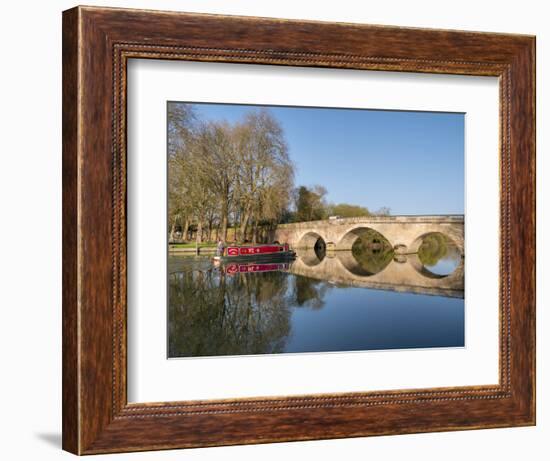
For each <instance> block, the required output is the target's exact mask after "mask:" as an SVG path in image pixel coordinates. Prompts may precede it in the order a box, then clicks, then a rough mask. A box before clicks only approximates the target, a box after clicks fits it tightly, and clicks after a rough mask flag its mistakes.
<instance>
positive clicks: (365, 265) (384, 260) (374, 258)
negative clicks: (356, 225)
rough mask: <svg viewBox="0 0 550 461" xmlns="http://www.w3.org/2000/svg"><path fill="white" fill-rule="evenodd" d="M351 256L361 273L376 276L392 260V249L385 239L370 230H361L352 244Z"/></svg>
mask: <svg viewBox="0 0 550 461" xmlns="http://www.w3.org/2000/svg"><path fill="white" fill-rule="evenodd" d="M351 251H352V254H353V257H354V258H355V260H356V261H357V262H358V263H359V267H360V268H361V271H363V272H366V273H369V274H373V275H374V274H377V273H378V272H380V271H382V270H383V269H384V268H385V267H386V266H387V265H388V264H389V263H390V261H391V260H392V259H393V254H394V253H393V248H392V246H391V244H390V243H389V242H388V241H387V240H386V238H385V237H384V236H383V235H382V234H380V233H378V232H376V231H375V230H372V229H362V231H361V234H360V236H359V238H358V239H357V240H356V241H355V242H354V243H353V246H352V250H351Z"/></svg>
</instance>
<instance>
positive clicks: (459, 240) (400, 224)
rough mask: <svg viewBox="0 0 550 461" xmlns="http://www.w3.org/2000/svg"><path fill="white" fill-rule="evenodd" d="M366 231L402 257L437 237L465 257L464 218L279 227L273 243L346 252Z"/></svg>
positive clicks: (357, 220)
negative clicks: (430, 237)
mask: <svg viewBox="0 0 550 461" xmlns="http://www.w3.org/2000/svg"><path fill="white" fill-rule="evenodd" d="M368 229H372V230H374V231H376V232H378V233H380V234H381V235H382V236H384V237H385V238H386V239H387V240H388V242H389V243H390V244H391V245H392V247H393V248H395V249H399V250H400V252H402V253H408V254H413V253H416V252H417V251H418V248H419V247H420V245H421V244H422V241H423V239H424V237H426V236H427V235H429V234H433V233H440V234H443V235H445V236H446V237H448V238H449V239H450V240H451V241H452V242H453V243H454V244H455V245H456V246H457V247H458V248H459V250H460V252H461V253H462V254H464V216H463V215H437V216H365V217H360V218H339V219H329V220H323V221H309V222H300V223H292V224H281V225H279V226H278V227H277V229H276V230H275V231H274V233H273V240H276V241H278V242H280V243H288V244H289V245H290V246H291V247H292V248H295V249H308V248H313V247H314V246H315V244H316V243H317V242H319V239H321V241H322V242H323V243H324V244H325V245H326V247H327V248H328V249H334V250H336V251H338V250H348V251H349V250H351V248H352V246H353V244H354V242H355V241H356V240H357V239H358V238H360V237H361V235H362V234H364V233H365V232H367V231H368Z"/></svg>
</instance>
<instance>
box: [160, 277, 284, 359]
mask: <svg viewBox="0 0 550 461" xmlns="http://www.w3.org/2000/svg"><path fill="white" fill-rule="evenodd" d="M287 282H288V281H287V277H286V275H285V274H283V273H280V272H273V273H269V274H265V273H264V274H246V275H245V274H238V275H236V276H234V277H229V276H226V275H224V274H222V273H220V272H218V271H213V270H208V271H187V272H179V273H176V274H172V275H171V277H170V287H169V289H170V306H169V356H171V357H190V356H215V355H245V354H269V353H277V352H282V351H283V350H284V346H285V342H286V339H287V337H288V335H289V333H290V309H289V306H288V300H287V299H286V297H285V294H286V291H287V284H288V283H287Z"/></svg>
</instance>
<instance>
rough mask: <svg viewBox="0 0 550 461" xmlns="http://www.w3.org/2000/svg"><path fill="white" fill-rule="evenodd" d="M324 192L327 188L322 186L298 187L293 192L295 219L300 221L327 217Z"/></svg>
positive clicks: (325, 192)
mask: <svg viewBox="0 0 550 461" xmlns="http://www.w3.org/2000/svg"><path fill="white" fill-rule="evenodd" d="M326 194H327V190H326V189H325V188H324V187H322V186H314V187H312V188H308V187H306V186H300V187H298V188H297V189H296V191H295V192H294V202H295V207H296V213H295V220H296V221H297V222H301V221H316V220H319V219H325V218H327V217H328V214H327V205H326V202H325V195H326Z"/></svg>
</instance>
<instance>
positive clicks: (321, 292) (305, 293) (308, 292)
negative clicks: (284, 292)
mask: <svg viewBox="0 0 550 461" xmlns="http://www.w3.org/2000/svg"><path fill="white" fill-rule="evenodd" d="M292 288H293V291H292V295H291V296H292V300H293V301H294V303H295V304H296V305H297V306H300V307H303V306H307V307H311V308H313V309H321V308H322V307H323V306H324V305H325V300H324V298H325V295H326V292H327V290H328V289H329V286H328V285H327V284H326V283H325V282H323V281H321V280H316V279H312V278H309V277H294V284H293V287H292Z"/></svg>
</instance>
